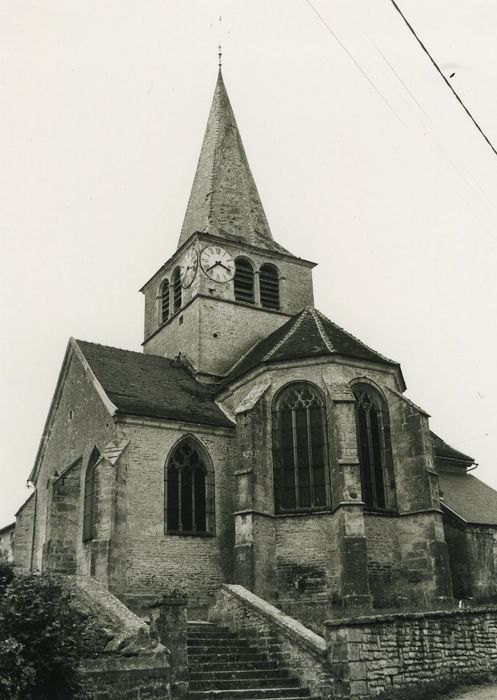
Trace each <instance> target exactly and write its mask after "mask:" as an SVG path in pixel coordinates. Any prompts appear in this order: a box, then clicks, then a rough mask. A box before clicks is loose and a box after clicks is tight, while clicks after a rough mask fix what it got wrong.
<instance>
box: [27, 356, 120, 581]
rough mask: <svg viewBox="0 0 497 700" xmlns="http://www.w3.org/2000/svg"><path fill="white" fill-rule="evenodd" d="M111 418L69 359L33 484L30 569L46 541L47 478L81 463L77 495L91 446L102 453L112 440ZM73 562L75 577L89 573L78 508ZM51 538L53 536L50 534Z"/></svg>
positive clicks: (37, 565)
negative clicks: (32, 553)
mask: <svg viewBox="0 0 497 700" xmlns="http://www.w3.org/2000/svg"><path fill="white" fill-rule="evenodd" d="M115 434H116V433H115V426H114V422H113V419H112V417H111V415H110V414H109V412H108V410H107V409H106V407H105V406H104V404H103V402H102V400H101V398H100V397H99V395H98V394H97V392H96V391H95V389H94V387H93V385H92V382H91V380H90V378H89V377H88V376H87V375H86V372H85V369H84V368H83V366H82V364H81V362H80V361H79V359H78V358H77V357H76V356H74V355H73V357H72V359H71V360H70V364H69V367H68V369H67V376H66V379H65V382H64V385H63V389H62V392H61V395H60V396H59V397H58V403H57V406H56V409H55V416H54V420H53V423H52V426H51V430H50V434H49V437H48V440H47V444H46V449H45V452H44V455H43V459H42V463H41V465H40V468H39V474H38V478H37V480H36V489H37V506H36V518H35V534H34V559H33V569H34V570H41V569H42V558H43V546H44V545H45V542H46V538H47V532H46V529H47V514H48V505H49V501H50V498H49V496H50V491H51V485H52V481H51V477H54V476H57V475H58V474H62V473H63V472H64V471H65V470H66V469H68V468H69V467H70V466H71V465H72V464H74V463H75V462H76V461H77V460H79V459H80V460H81V469H80V480H81V493H82V492H83V489H84V476H85V470H86V465H87V464H88V460H89V458H90V454H91V452H92V450H93V448H94V447H95V446H97V447H98V449H99V450H102V449H103V448H104V447H105V445H107V444H108V443H109V442H110V441H111V440H114V439H115ZM77 520H78V526H77V546H76V561H77V570H78V572H79V573H87V574H89V573H90V568H91V548H90V543H83V542H82V524H83V511H82V499H81V500H80V504H79V511H78V516H77ZM52 534H53V533H52Z"/></svg>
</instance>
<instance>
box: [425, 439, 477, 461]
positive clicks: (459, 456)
mask: <svg viewBox="0 0 497 700" xmlns="http://www.w3.org/2000/svg"><path fill="white" fill-rule="evenodd" d="M430 437H431V444H432V445H433V449H434V451H435V457H436V458H437V461H439V460H443V461H445V462H453V463H458V462H459V463H461V466H470V465H471V464H474V463H475V460H474V459H473V457H469V456H468V455H466V454H464V452H460V451H459V450H456V449H455V448H454V447H451V446H450V445H449V444H448V443H446V442H445V440H442V438H441V437H438V435H435V433H433V432H430Z"/></svg>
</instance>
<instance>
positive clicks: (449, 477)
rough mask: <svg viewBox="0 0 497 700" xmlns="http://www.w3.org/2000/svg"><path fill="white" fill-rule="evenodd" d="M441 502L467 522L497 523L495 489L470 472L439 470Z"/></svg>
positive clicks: (496, 493)
mask: <svg viewBox="0 0 497 700" xmlns="http://www.w3.org/2000/svg"><path fill="white" fill-rule="evenodd" d="M439 484H440V492H441V500H442V504H443V505H446V506H448V507H449V508H450V510H451V511H453V512H454V513H455V514H456V515H458V516H459V517H460V518H462V519H463V520H465V521H466V522H467V523H473V524H477V525H497V491H495V490H494V489H492V488H491V487H490V486H487V484H484V483H483V481H480V480H479V479H477V478H476V477H474V476H473V475H472V474H467V473H466V472H465V471H462V470H460V471H457V470H454V469H452V470H442V469H441V470H440V471H439Z"/></svg>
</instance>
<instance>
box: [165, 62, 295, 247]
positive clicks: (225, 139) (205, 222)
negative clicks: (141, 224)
mask: <svg viewBox="0 0 497 700" xmlns="http://www.w3.org/2000/svg"><path fill="white" fill-rule="evenodd" d="M196 231H200V232H206V233H210V234H212V235H215V236H216V235H217V236H221V237H222V238H228V239H230V238H231V239H233V240H236V241H242V242H245V243H248V244H250V245H253V246H256V247H259V248H265V249H266V250H273V251H280V252H285V253H286V252H287V251H286V250H285V249H284V248H283V247H282V246H280V245H279V244H278V243H276V241H274V240H273V237H272V235H271V230H270V228H269V224H268V221H267V218H266V214H265V212H264V209H263V206H262V203H261V200H260V197H259V193H258V192H257V187H256V185H255V182H254V178H253V176H252V173H251V172H250V166H249V164H248V161H247V156H246V155H245V149H244V148H243V143H242V139H241V137H240V132H239V131H238V126H237V124H236V120H235V115H234V114H233V109H232V107H231V104H230V100H229V97H228V94H227V92H226V88H225V86H224V82H223V77H222V75H221V71H219V75H218V79H217V83H216V89H215V91H214V97H213V100H212V106H211V110H210V113H209V118H208V120H207V128H206V130H205V136H204V141H203V143H202V149H201V151H200V158H199V161H198V165H197V170H196V173H195V178H194V180H193V185H192V190H191V193H190V199H189V200H188V205H187V208H186V213H185V218H184V221H183V227H182V229H181V235H180V239H179V244H178V247H180V246H182V245H183V244H184V243H185V242H186V241H187V240H188V239H189V238H190V236H192V235H193V234H194V233H195V232H196Z"/></svg>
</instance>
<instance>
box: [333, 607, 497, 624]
mask: <svg viewBox="0 0 497 700" xmlns="http://www.w3.org/2000/svg"><path fill="white" fill-rule="evenodd" d="M487 613H495V614H497V605H486V606H481V607H474V608H453V609H451V610H423V611H418V612H416V611H414V610H413V611H412V612H398V613H383V614H380V615H363V616H361V617H342V618H339V619H337V620H326V622H325V623H324V625H325V627H355V626H360V625H381V624H383V623H385V622H402V621H403V620H405V621H408V620H429V619H434V618H443V617H451V616H455V615H484V614H487Z"/></svg>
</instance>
